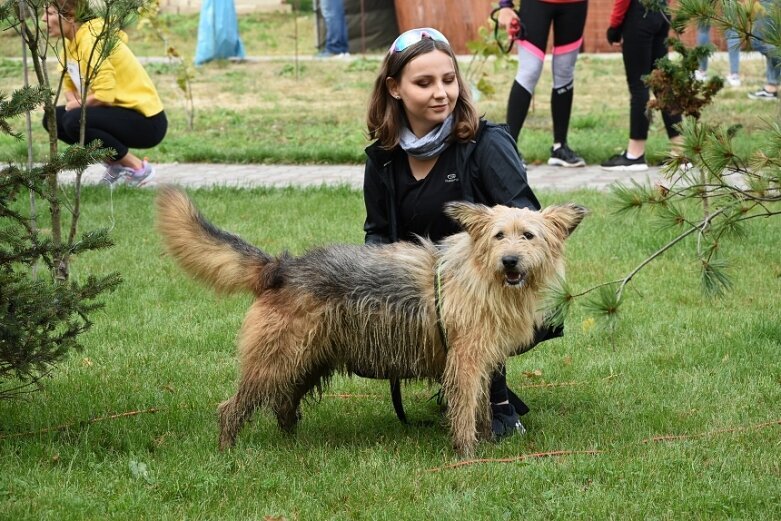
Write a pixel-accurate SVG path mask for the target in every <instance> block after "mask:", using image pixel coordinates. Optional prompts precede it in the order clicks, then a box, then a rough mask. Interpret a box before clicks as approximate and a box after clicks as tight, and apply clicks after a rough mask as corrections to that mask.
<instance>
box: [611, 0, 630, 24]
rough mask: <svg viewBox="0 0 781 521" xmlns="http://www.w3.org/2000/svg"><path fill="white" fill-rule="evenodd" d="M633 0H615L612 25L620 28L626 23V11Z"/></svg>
mask: <svg viewBox="0 0 781 521" xmlns="http://www.w3.org/2000/svg"><path fill="white" fill-rule="evenodd" d="M630 1H631V0H615V1H614V2H613V10H612V11H611V12H610V27H614V28H616V29H618V28H619V27H621V26H622V25H623V24H624V18H625V17H626V12H627V11H628V10H629V3H630Z"/></svg>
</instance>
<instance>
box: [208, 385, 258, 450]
mask: <svg viewBox="0 0 781 521" xmlns="http://www.w3.org/2000/svg"><path fill="white" fill-rule="evenodd" d="M259 398H260V397H259V394H258V393H257V391H256V390H255V389H253V388H252V386H251V385H248V384H246V383H242V384H240V385H239V390H238V391H237V392H236V394H234V395H233V396H232V397H231V398H229V399H228V400H225V401H224V402H222V403H221V404H220V405H219V407H218V408H217V414H218V416H219V420H220V450H225V449H228V448H230V447H232V446H233V445H234V443H236V435H237V434H238V433H239V430H241V427H242V425H244V422H245V421H247V419H248V418H249V417H250V416H252V413H253V412H254V411H255V409H256V408H257V407H258V405H260V399H259Z"/></svg>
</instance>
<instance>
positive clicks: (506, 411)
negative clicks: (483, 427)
mask: <svg viewBox="0 0 781 521" xmlns="http://www.w3.org/2000/svg"><path fill="white" fill-rule="evenodd" d="M491 433H492V434H493V439H494V440H500V439H502V438H506V437H508V436H512V435H513V434H526V428H525V427H524V426H523V424H522V423H521V420H520V419H519V418H518V413H516V412H515V409H514V408H513V406H512V405H510V404H509V403H507V404H504V405H496V404H493V403H492V404H491Z"/></svg>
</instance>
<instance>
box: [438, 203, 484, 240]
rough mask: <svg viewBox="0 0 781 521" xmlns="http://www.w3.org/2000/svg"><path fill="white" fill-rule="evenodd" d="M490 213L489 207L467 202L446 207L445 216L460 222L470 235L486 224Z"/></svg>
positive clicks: (450, 204)
mask: <svg viewBox="0 0 781 521" xmlns="http://www.w3.org/2000/svg"><path fill="white" fill-rule="evenodd" d="M490 212H491V209H490V208H489V207H488V206H485V205H483V204H475V203H467V202H465V201H454V202H450V203H447V204H446V205H445V215H447V216H448V217H451V218H452V219H454V220H455V221H456V222H458V223H459V224H460V225H461V226H463V228H464V230H466V231H467V232H468V233H470V234H471V233H472V232H473V231H474V230H476V229H477V228H478V227H479V226H481V225H482V224H483V223H485V221H486V217H487V216H488V215H489V214H490Z"/></svg>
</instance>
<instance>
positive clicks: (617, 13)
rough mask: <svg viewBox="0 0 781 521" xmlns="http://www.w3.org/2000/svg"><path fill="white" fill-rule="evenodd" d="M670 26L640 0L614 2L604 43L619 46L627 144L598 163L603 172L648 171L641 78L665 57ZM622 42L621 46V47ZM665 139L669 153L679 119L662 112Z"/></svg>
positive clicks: (645, 92) (644, 93) (644, 95)
mask: <svg viewBox="0 0 781 521" xmlns="http://www.w3.org/2000/svg"><path fill="white" fill-rule="evenodd" d="M669 32H670V22H668V21H667V17H666V16H665V15H664V14H663V13H661V12H659V11H651V10H648V9H647V8H646V7H645V6H644V5H643V2H642V1H641V0H615V3H614V4H613V11H612V13H611V15H610V26H609V27H608V29H607V41H608V42H609V43H610V44H611V45H621V54H622V55H623V58H624V71H625V72H626V82H627V84H628V85H629V98H630V99H629V143H628V145H627V147H626V150H625V151H623V152H621V153H620V154H616V155H614V156H613V157H611V158H610V159H608V160H607V161H604V162H603V163H602V168H603V169H605V170H617V171H642V170H647V169H648V164H647V163H646V161H645V143H646V141H647V140H648V127H649V125H650V121H649V120H648V116H647V115H646V110H647V109H646V106H647V105H648V99H649V97H650V92H649V88H648V86H647V85H646V84H645V82H644V81H643V76H645V75H647V74H650V73H651V71H652V70H653V68H654V64H655V63H656V60H658V59H659V58H663V57H664V56H667V44H666V43H665V40H666V39H667V36H668V33H669ZM622 40H623V43H622ZM662 119H663V120H664V126H665V129H666V130H667V137H669V138H670V141H671V142H672V144H673V150H675V148H676V147H678V146H679V144H680V142H681V139H682V138H681V136H680V132H679V131H678V129H677V128H676V125H677V124H679V123H680V122H681V116H680V114H678V115H673V114H670V113H668V112H662Z"/></svg>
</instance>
